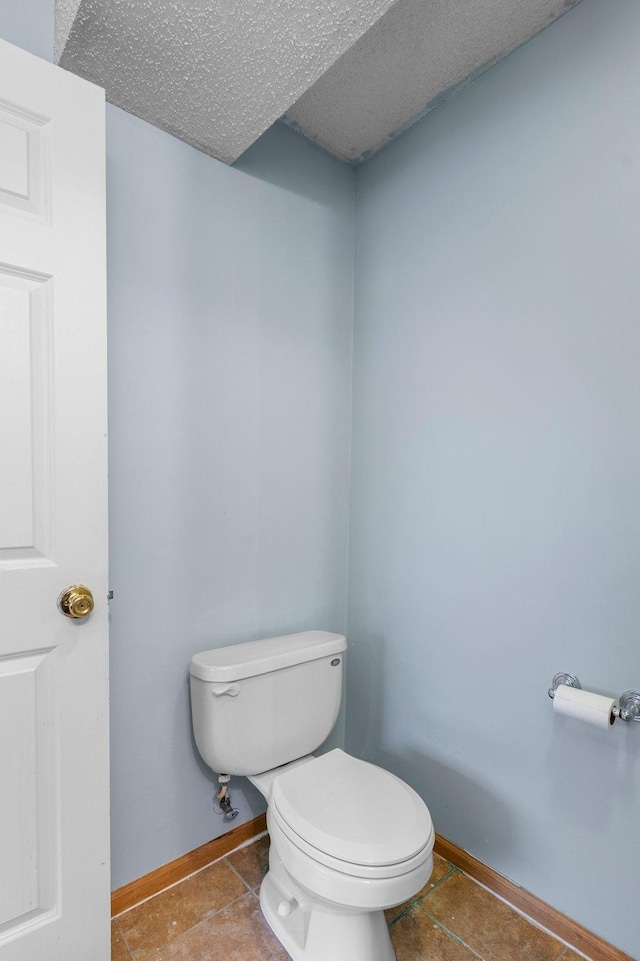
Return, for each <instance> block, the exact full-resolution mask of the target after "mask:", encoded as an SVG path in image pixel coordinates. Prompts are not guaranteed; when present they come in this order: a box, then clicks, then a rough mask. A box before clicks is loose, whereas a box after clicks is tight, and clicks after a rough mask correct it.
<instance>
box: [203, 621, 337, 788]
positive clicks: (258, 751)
mask: <svg viewBox="0 0 640 961" xmlns="http://www.w3.org/2000/svg"><path fill="white" fill-rule="evenodd" d="M346 647H347V642H346V639H345V638H344V637H343V635H342V634H330V633H328V632H327V631H306V632H304V633H302V634H286V635H284V636H283V637H270V638H267V639H265V640H263V641H249V643H247V644H236V645H234V646H232V647H219V648H216V649H214V650H212V651H202V652H201V653H200V654H195V655H194V657H193V658H192V659H191V665H190V668H189V673H190V675H191V716H192V718H193V733H194V737H195V741H196V745H197V747H198V750H199V752H200V754H201V755H202V758H203V759H204V761H206V763H207V764H208V765H209V767H210V768H211V769H212V770H213V771H215V772H216V773H217V774H243V775H252V774H261V773H262V772H263V771H269V770H271V769H272V768H274V767H280V765H281V764H287V763H288V762H289V761H294V760H295V759H296V758H299V757H303V756H304V755H305V754H310V753H311V752H312V751H315V750H316V748H318V747H319V746H320V745H321V744H322V743H323V741H325V740H326V739H327V737H328V736H329V734H330V733H331V730H332V728H333V726H334V724H335V723H336V719H337V717H338V711H339V709H340V701H341V698H342V662H343V659H344V658H343V654H344V651H345V650H346Z"/></svg>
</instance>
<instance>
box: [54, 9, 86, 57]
mask: <svg viewBox="0 0 640 961" xmlns="http://www.w3.org/2000/svg"><path fill="white" fill-rule="evenodd" d="M81 2H82V0H56V35H55V47H54V60H55V62H56V63H58V61H59V60H60V54H61V53H62V51H63V50H64V46H65V44H66V42H67V40H68V38H69V34H70V33H71V28H72V26H73V21H74V20H75V18H76V14H77V13H78V8H79V6H80V4H81Z"/></svg>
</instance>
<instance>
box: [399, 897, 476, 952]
mask: <svg viewBox="0 0 640 961" xmlns="http://www.w3.org/2000/svg"><path fill="white" fill-rule="evenodd" d="M389 933H390V935H391V940H392V942H393V946H394V948H395V950H396V955H397V959H398V961H425V959H426V958H428V959H429V961H477V955H475V954H474V953H473V952H472V951H470V950H469V949H468V948H465V947H464V945H462V944H460V942H459V941H456V940H455V938H453V937H451V935H450V934H447V932H446V931H444V930H443V929H442V928H441V927H440V925H438V924H437V922H435V921H434V920H433V918H430V917H429V916H428V915H427V914H425V912H424V911H421V910H420V909H419V908H417V907H414V908H412V909H411V911H409V912H408V914H405V915H404V917H402V918H400V920H399V921H396V923H395V924H394V925H392V926H391V928H390V929H389Z"/></svg>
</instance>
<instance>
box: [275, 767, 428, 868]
mask: <svg viewBox="0 0 640 961" xmlns="http://www.w3.org/2000/svg"><path fill="white" fill-rule="evenodd" d="M271 804H272V805H273V806H274V807H275V808H276V809H277V812H278V814H279V815H280V816H281V817H282V818H283V819H284V820H285V822H286V823H287V824H288V825H289V827H290V828H291V829H292V830H293V831H294V832H295V833H296V834H298V835H299V836H300V837H301V838H303V839H304V840H305V841H307V842H308V843H309V844H311V845H313V846H314V847H315V848H317V849H318V850H319V851H322V852H324V853H325V854H328V855H331V856H332V857H334V858H337V859H339V860H341V861H345V862H350V863H352V864H363V865H372V866H373V865H388V864H397V863H399V862H402V861H407V860H408V859H409V858H412V857H414V856H415V855H416V854H418V853H419V852H420V851H421V850H422V849H423V848H424V847H425V844H426V843H427V841H428V840H429V839H430V837H431V834H432V831H433V825H432V823H431V816H430V814H429V810H428V808H427V806H426V805H425V803H424V801H423V800H422V798H421V797H420V796H419V795H418V794H416V792H415V791H414V790H413V788H411V787H409V785H408V784H405V783H404V781H401V780H400V778H397V777H396V776H395V775H394V774H391V773H390V772H389V771H385V770H384V769H383V768H380V767H376V765H375V764H369V763H368V762H367V761H360V760H358V759H357V758H354V757H351V756H350V755H349V754H345V753H344V751H341V750H339V749H336V750H334V751H330V752H329V753H328V754H324V755H322V757H319V758H317V759H316V760H315V761H313V762H312V763H310V764H303V765H302V766H301V767H298V768H295V769H294V770H291V771H287V772H286V773H284V774H282V775H280V777H277V778H276V779H275V781H274V784H273V793H272V796H271Z"/></svg>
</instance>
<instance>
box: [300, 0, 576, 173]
mask: <svg viewBox="0 0 640 961" xmlns="http://www.w3.org/2000/svg"><path fill="white" fill-rule="evenodd" d="M577 2H578V0H526V2H522V0H473V2H470V0H398V3H396V4H395V5H394V6H392V7H391V9H390V10H389V11H388V13H387V14H386V15H385V16H384V17H383V18H382V19H381V20H379V21H378V22H377V23H376V24H375V25H374V26H373V27H372V28H371V29H370V30H369V31H368V32H367V33H366V34H365V35H364V36H363V37H362V38H361V39H360V40H359V41H357V42H356V43H355V44H354V45H353V46H352V47H351V48H350V49H349V50H348V51H347V52H346V53H345V54H343V56H342V57H341V58H340V59H339V60H338V61H337V62H336V63H335V64H334V65H333V66H332V67H330V68H329V69H328V70H327V71H326V73H325V74H324V75H323V76H322V77H321V78H320V79H319V80H318V81H316V83H315V84H314V86H313V87H311V89H310V90H308V91H307V92H306V93H304V94H303V95H302V97H301V98H300V100H298V102H297V103H296V104H295V105H294V106H293V107H292V108H291V109H290V110H289V111H288V112H287V115H286V118H285V119H286V120H287V122H289V123H290V124H292V125H293V126H295V127H296V129H298V130H299V131H300V132H301V133H303V134H305V136H307V137H309V138H310V139H311V140H313V141H315V142H317V143H318V144H320V145H321V146H323V147H324V148H325V149H327V150H329V151H330V152H331V153H333V154H335V155H336V156H338V157H340V158H342V159H343V160H347V161H349V162H352V163H358V162H359V161H362V160H364V159H366V158H367V157H368V156H370V155H371V153H372V152H374V151H376V150H377V149H379V148H380V147H382V146H384V144H385V143H387V142H388V141H389V140H390V139H392V138H393V137H394V136H396V135H397V134H398V133H400V132H402V131H403V130H405V129H406V128H407V126H409V125H410V124H411V123H412V122H414V121H415V120H417V119H419V117H421V116H423V115H424V113H425V112H427V111H428V110H429V109H432V108H433V107H434V106H437V105H438V104H439V103H441V102H442V100H443V99H444V98H446V96H448V95H450V94H451V93H452V92H453V91H455V90H456V89H457V87H459V86H460V84H461V83H463V82H464V81H465V80H466V79H468V78H473V77H475V76H477V75H478V73H479V72H482V71H483V70H484V69H486V68H487V67H489V66H491V65H492V64H493V63H495V62H496V61H497V60H500V59H502V58H503V57H504V56H506V55H507V54H508V53H510V51H512V50H513V49H514V48H515V47H518V46H519V45H520V44H522V43H524V41H525V40H528V39H529V38H530V37H532V36H533V35H534V34H536V33H538V32H539V31H540V30H542V29H543V27H546V26H548V24H549V23H551V22H552V21H553V20H556V19H557V18H558V17H559V16H561V15H562V14H563V13H566V12H567V10H569V9H571V8H572V7H574V6H575V5H576V3H577Z"/></svg>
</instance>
